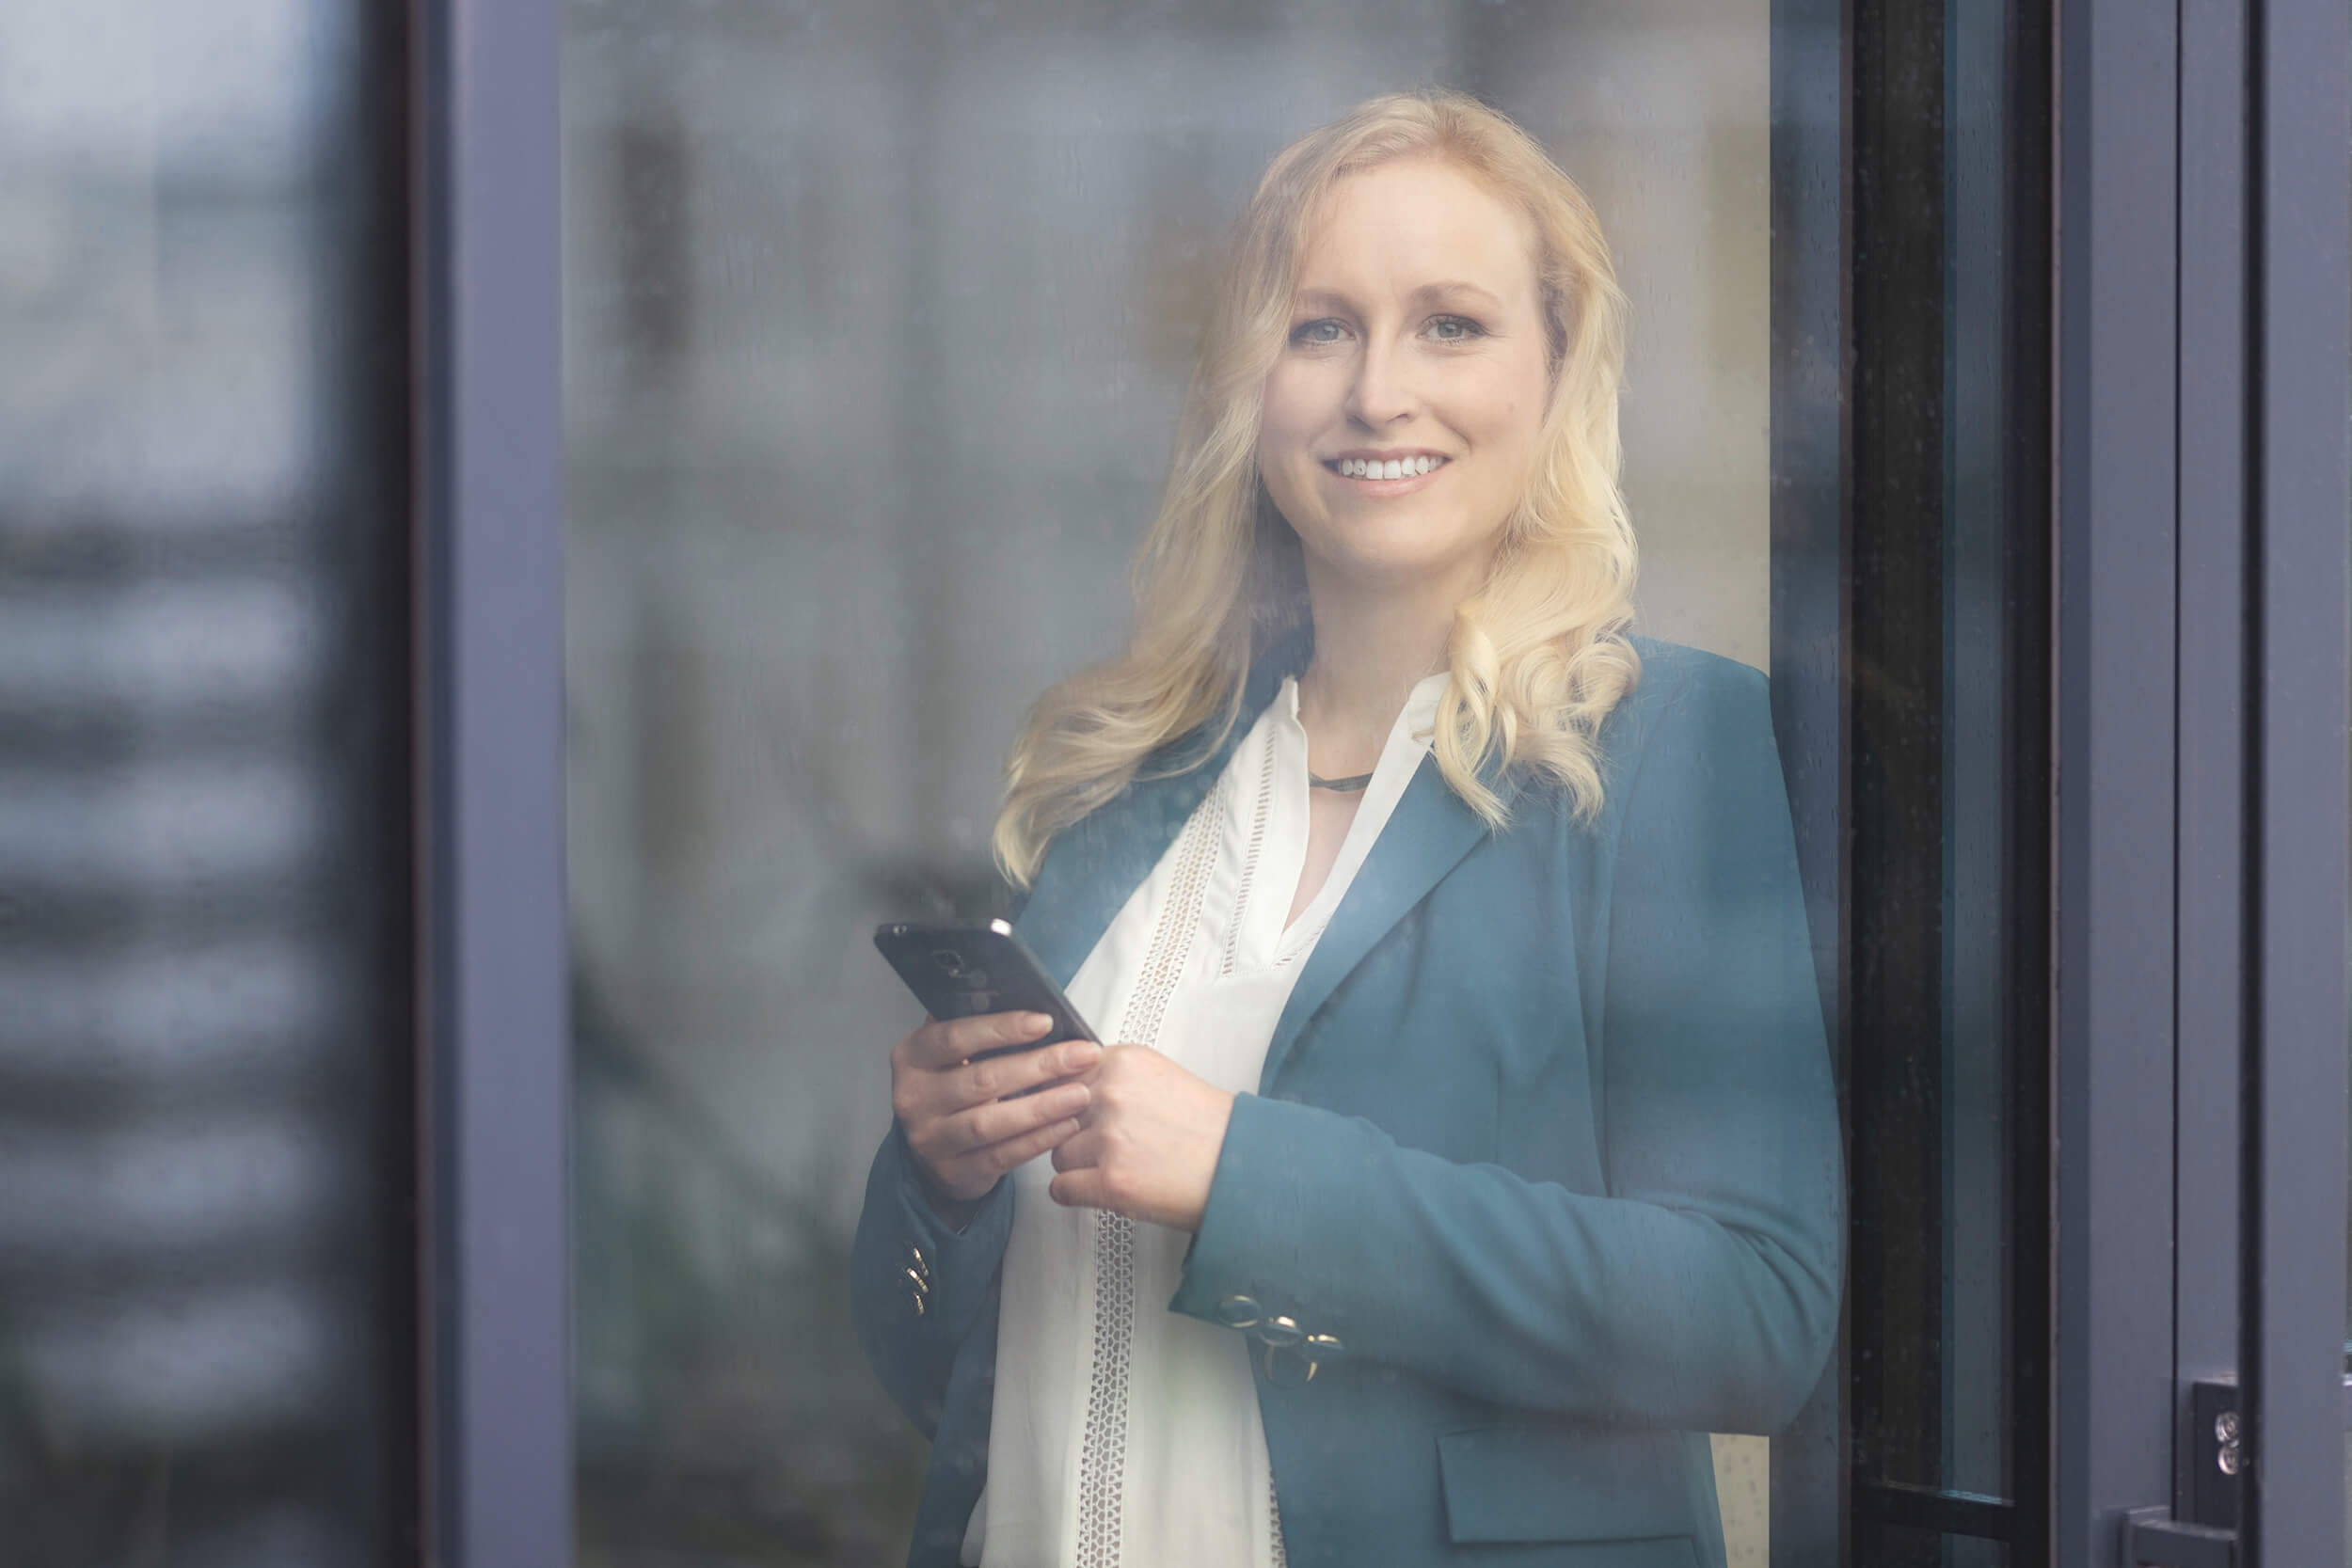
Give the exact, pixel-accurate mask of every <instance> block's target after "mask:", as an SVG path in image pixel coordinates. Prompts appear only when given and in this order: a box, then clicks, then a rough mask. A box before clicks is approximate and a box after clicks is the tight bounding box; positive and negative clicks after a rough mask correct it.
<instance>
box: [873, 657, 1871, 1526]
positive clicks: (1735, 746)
mask: <svg viewBox="0 0 2352 1568" xmlns="http://www.w3.org/2000/svg"><path fill="white" fill-rule="evenodd" d="M1634 645H1635V647H1636V649H1637V650H1638V651H1639V653H1640V654H1641V657H1642V664H1643V673H1642V678H1641V681H1640V683H1639V685H1638V686H1637V687H1636V689H1634V691H1633V692H1632V693H1631V694H1630V695H1629V697H1627V698H1626V699H1625V700H1624V701H1622V702H1621V703H1620V704H1619V705H1618V706H1617V707H1616V709H1615V710H1614V711H1613V713H1612V714H1611V716H1610V718H1609V720H1608V721H1607V722H1606V723H1605V724H1604V725H1603V727H1602V731H1601V735H1600V737H1599V739H1600V746H1601V753H1602V759H1603V768H1604V772H1603V778H1604V784H1605V789H1606V805H1605V807H1604V809H1603V810H1602V812H1601V813H1600V815H1599V816H1598V817H1597V819H1596V820H1594V821H1592V822H1590V823H1578V822H1576V821H1574V820H1573V819H1572V818H1571V817H1570V816H1569V814H1568V812H1567V810H1566V808H1565V800H1564V798H1563V797H1561V796H1560V795H1559V794H1558V793H1557V792H1556V791H1553V790H1551V789H1549V788H1547V787H1540V786H1534V785H1530V786H1525V787H1520V788H1517V789H1515V790H1513V792H1512V793H1513V796H1514V800H1513V811H1512V816H1511V820H1510V823H1509V825H1508V826H1507V827H1506V828H1505V829H1504V830H1503V831H1502V832H1490V831H1489V830H1488V829H1487V827H1486V824H1485V823H1484V822H1482V821H1481V820H1480V819H1479V818H1478V816H1475V815H1474V814H1473V813H1471V812H1470V810H1469V809H1468V808H1467V807H1466V806H1464V805H1463V804H1462V803H1461V801H1460V800H1459V798H1458V797H1456V796H1455V795H1454V793H1453V792H1452V791H1451V790H1450V789H1448V788H1447V787H1446V785H1445V783H1444V781H1443V779H1442V778H1441V777H1440V776H1439V774H1438V771H1437V767H1436V764H1435V762H1434V761H1433V760H1429V759H1424V760H1423V761H1422V766H1421V769H1420V771H1419V772H1418V773H1416V774H1415V775H1414V777H1413V779H1412V782H1411V784H1409V785H1408V787H1407V788H1406V793H1405V796H1404V799H1403V800H1401V801H1400V802H1399V804H1398V805H1397V807H1396V810H1395V813H1394V815H1393V816H1391V819H1390V821H1389V823H1388V825H1387V827H1386V829H1385V831H1384V832H1382V833H1381V835H1380V837H1379V839H1378V841H1377V842H1376V843H1375V846H1374V847H1373V849H1372V852H1371V855H1370V858H1369V859H1367V860H1366V861H1365V863H1364V864H1363V866H1362V867H1361V869H1360V870H1359V872H1358V874H1357V877H1356V880H1355V881H1354V883H1353V884H1351V885H1350V887H1349V888H1348V890H1347V894H1346V895H1345V897H1344V898H1343V900H1342V901H1341V904H1340V906H1339V908H1338V910H1337V911H1336V912H1335V914H1334V916H1333V918H1332V920H1331V923H1330V925H1329V927H1327V928H1326V930H1325V932H1324V934H1323V937H1322V939H1321V941H1320V942H1318V943H1317V944H1316V946H1315V948H1314V950H1313V952H1312V954H1311V957H1310V958H1309V959H1308V962H1307V964H1306V967H1305V969H1304V970H1303V971H1302V972H1301V974H1299V977H1298V982H1297V988H1296V990H1294V991H1293V993H1292V995H1291V998H1290V1002H1289V1005H1288V1006H1287V1007H1286V1008H1285V1009H1284V1011H1283V1013H1282V1016H1281V1019H1280V1022H1279V1024H1278V1025H1277V1027H1276V1029H1275V1032H1274V1037H1273V1041H1272V1043H1271V1045H1270V1046H1269V1048H1268V1049H1267V1051H1266V1056H1265V1069H1264V1071H1263V1074H1262V1075H1261V1076H1260V1079H1259V1084H1258V1092H1257V1093H1256V1094H1254V1095H1250V1094H1245V1095H1242V1096H1240V1097H1238V1099H1237V1100H1236V1101H1235V1103H1234V1106H1233V1114H1232V1123H1231V1125H1230V1126H1229V1127H1228V1129H1227V1132H1226V1134H1225V1144H1224V1148H1223V1151H1222V1152H1221V1153H1220V1155H1219V1156H1218V1160H1217V1165H1216V1177H1215V1180H1214V1182H1213V1184H1212V1186H1211V1188H1210V1193H1209V1199H1208V1206H1207V1209H1206V1211H1205V1212H1204V1213H1203V1215H1202V1217H1201V1223H1200V1230H1199V1232H1198V1234H1197V1235H1196V1236H1195V1237H1194V1240H1193V1242H1192V1243H1191V1248H1190V1250H1189V1252H1188V1253H1187V1254H1186V1256H1185V1259H1184V1274H1183V1282H1182V1284H1181V1286H1180V1287H1179V1289H1178V1290H1177V1291H1176V1293H1175V1295H1174V1297H1173V1298H1172V1299H1171V1300H1170V1301H1169V1302H1168V1310H1169V1311H1171V1312H1183V1313H1185V1314H1187V1315H1189V1316H1192V1317H1195V1318H1199V1319H1200V1320H1202V1321H1204V1322H1207V1323H1218V1324H1221V1325H1224V1326H1227V1327H1229V1328H1230V1329H1231V1331H1232V1333H1234V1334H1235V1335H1236V1336H1240V1337H1244V1338H1247V1339H1248V1351H1249V1353H1250V1363H1251V1365H1252V1367H1253V1368H1254V1369H1255V1377H1256V1382H1257V1387H1258V1404H1259V1410H1260V1412H1261V1415H1262V1417H1263V1423H1264V1428H1265V1440H1266V1449H1267V1452H1268V1455H1269V1457H1270V1459H1271V1461H1272V1465H1273V1472H1274V1484H1275V1492H1276V1497H1277V1499H1278V1501H1279V1507H1280V1511H1281V1516H1282V1531H1283V1536H1284V1540H1285V1544H1286V1546H1287V1549H1288V1555H1289V1560H1290V1561H1291V1563H1292V1564H1293V1565H1294V1568H1366V1565H1368V1564H1383V1565H1388V1564H1416V1563H1432V1564H1435V1563H1447V1564H1470V1563H1486V1564H1491V1563H1510V1564H1513V1565H1515V1568H1525V1565H1533V1564H1544V1565H1554V1564H1557V1565H1562V1568H1568V1565H1573V1568H1669V1565H1671V1568H1719V1565H1720V1564H1722V1562H1723V1561H1724V1542H1723V1530H1722V1524H1721V1520H1720V1516H1719V1514H1718V1512H1717V1506H1716V1500H1715V1488H1714V1474H1713V1469H1712V1465H1711V1462H1710V1459H1709V1451H1708V1440H1707V1436H1706V1434H1707V1433H1709V1432H1750V1433H1770V1432H1772V1431H1773V1430H1775V1429H1776V1428H1779V1427H1781V1426H1783V1425H1785V1424H1786V1423H1787V1422H1788V1420H1789V1418H1791V1417H1792V1416H1793V1415H1794V1414H1795V1413H1796V1411H1797V1409H1798V1407H1799V1406H1800V1405H1801V1404H1802V1403H1803V1402H1804V1400H1805V1398H1806V1396H1807V1395H1808V1394H1809V1393H1810V1392H1811V1391H1812V1389H1813V1386H1814V1384H1815V1383H1816V1381H1817V1380H1818V1379H1819V1378H1820V1372H1821V1368H1822V1365H1823V1363H1824V1361H1825V1359H1826V1357H1827V1355H1828V1352H1829V1349H1830V1344H1831V1341H1832V1338H1833V1337H1834V1336H1835V1334H1836V1323H1837V1317H1838V1301H1839V1292H1840V1290H1841V1287H1842V1274H1843V1268H1844V1245H1843V1242H1844V1231H1845V1226H1844V1167H1843V1160H1842V1156H1841V1152H1840V1144H1839V1136H1838V1122H1837V1107H1836V1093H1835V1089H1834V1086H1833V1083H1832V1079H1831V1073H1830V1063H1829V1054H1828V1051H1827V1048H1826V1044H1825V1041H1824V1037H1823V1032H1822V1026H1821V1012H1820V993H1819V990H1818V989H1817V984H1816V980H1815V973H1814V967H1813V961H1812V956H1811V944H1810V942H1809V941H1808V938H1807V933H1806V925H1805V911H1804V901H1803V898H1802V895H1801V893H1800V890H1799V884H1798V878H1797V861H1796V850H1795V845H1794V843H1793V840H1792V836H1791V833H1790V829H1789V816H1788V798H1787V795H1786V793H1785V788H1784V785H1783V784H1782V779H1781V770H1780V762H1779V756H1778V752H1777V751H1776V749H1775V747H1774V743H1773V738H1772V716H1771V711H1770V708H1769V706H1768V705H1767V701H1766V689H1765V682H1764V677H1763V676H1762V675H1760V674H1758V673H1756V671H1754V670H1752V669H1749V668H1748V667H1747V666H1745V665H1742V664H1737V663H1733V662H1731V661H1730V660H1727V659H1723V658H1718V657H1714V656H1712V655H1709V654H1705V653H1700V652H1698V651H1696V650H1693V649H1690V648H1685V647H1679V646H1677V645H1675V644H1671V643H1664V642H1659V641H1651V640H1648V639H1639V638H1637V639H1635V640H1634ZM1302 656H1303V650H1301V649H1299V648H1297V647H1296V646H1295V645H1294V646H1293V647H1292V648H1291V649H1290V650H1288V651H1287V652H1278V653H1276V654H1271V655H1269V656H1267V657H1265V658H1263V659H1262V660H1261V661H1260V663H1259V665H1258V666H1257V667H1256V668H1255V669H1254V670H1253V671H1252V673H1251V675H1250V678H1249V680H1248V685H1247V687H1246V689H1245V697H1244V705H1243V713H1242V715H1241V719H1240V721H1239V723H1237V724H1236V725H1234V726H1233V727H1232V730H1231V731H1230V732H1229V733H1227V734H1225V735H1223V736H1214V737H1213V736H1211V735H1209V734H1208V733H1206V732H1204V733H1202V734H1201V735H1199V736H1192V737H1188V738H1187V739H1186V740H1184V741H1183V742H1179V743H1177V745H1176V746H1174V747H1173V748H1171V749H1170V750H1169V752H1168V754H1167V755H1166V756H1165V757H1163V758H1162V759H1160V760H1159V761H1158V762H1157V763H1154V764H1153V765H1152V766H1150V767H1148V768H1146V769H1145V771H1144V773H1143V774H1141V775H1139V778H1140V779H1141V780H1142V782H1138V783H1136V784H1134V785H1132V786H1130V787H1129V788H1128V789H1127V790H1126V791H1125V792H1124V793H1123V794H1121V795H1120V796H1119V797H1118V798H1117V799H1115V800H1112V801H1110V802H1109V803H1108V804H1106V805H1104V806H1103V807H1102V808H1101V809H1099V810H1097V811H1096V812H1094V813H1093V814H1092V815H1091V816H1088V817H1086V818H1085V819H1084V820H1082V821H1080V822H1078V823H1077V824H1075V825H1074V826H1073V827H1071V828H1070V829H1068V830H1067V831H1065V832H1063V833H1062V834H1061V836H1060V837H1059V838H1058V839H1057V840H1056V841H1055V843H1054V845H1053V847H1052V849H1051V851H1050V852H1049V853H1048V855H1047V857H1046V859H1045V862H1044V864H1043V866H1042V867H1041V870H1040V872H1039V875H1038V878H1037V881H1036V883H1035V886H1034V888H1033V890H1032V893H1031V895H1030V897H1029V899H1028V901H1027V903H1026V905H1025V907H1024V909H1023V911H1022V912H1021V915H1020V918H1019V920H1018V923H1017V924H1018V927H1019V929H1020V930H1021V932H1022V934H1023V935H1024V937H1025V939H1026V940H1027V941H1028V942H1029V944H1030V945H1031V946H1032V947H1033V948H1034V949H1035V950H1036V951H1037V953H1038V955H1039V956H1040V957H1041V958H1042V959H1043V960H1044V962H1045V964H1046V966H1047V968H1049V969H1050V970H1051V971H1053V973H1054V974H1056V975H1057V977H1058V978H1060V979H1061V980H1062V981H1063V982H1065V983H1067V982H1068V980H1069V979H1070V978H1071V976H1072V975H1073V974H1075V973H1076V971H1077V968H1078V965H1079V963H1080V962H1081V961H1082V960H1083V959H1084V958H1086V956H1087V954H1088V953H1089V951H1090V950H1091V949H1092V948H1093V946H1094V943H1095V941H1096V939H1097V938H1098V937H1100V936H1101V934H1102V933H1103V931H1104V928H1105V927H1107V926H1108V925H1109V923H1110V920H1111V917H1112V916H1113V915H1114V914H1115V913H1116V912H1117V911H1118V910H1119V909H1120V905H1121V904H1122V903H1124V902H1125V900H1126V898H1127V896H1128V895H1129V894H1130V893H1131V892H1133V891H1134V889H1135V888H1136V885H1137V884H1138V883H1140V882H1141V881H1142V880H1143V879H1144V878H1145V877H1146V876H1147V875H1148V874H1149V873H1150V871H1151V869H1152V866H1153V864H1154V863H1156V862H1157V861H1158V859H1159V857H1160V854H1161V852H1162V851H1163V850H1165V849H1166V848H1167V847H1168V844H1169V843H1170V842H1171V841H1172V840H1173V839H1174V837H1175V835H1176V832H1177V831H1178V829H1179V828H1180V827H1181V826H1182V825H1183V823H1184V819H1185V818H1186V816H1189V815H1190V813H1191V811H1192V809H1193V807H1194V806H1195V805H1197V804H1198V803H1199V802H1200V799H1201V797H1202V796H1203V795H1204V794H1205V793H1206V791H1207V790H1208V788H1209V786H1210V784H1213V783H1214V782H1215V780H1216V776H1217V774H1218V772H1219V771H1220V769H1221V768H1223V767H1224V764H1225V760H1226V758H1227V757H1228V756H1229V755H1230V754H1231V752H1232V747H1233V746H1234V745H1235V744H1236V743H1237V741H1238V738H1239V736H1240V735H1241V734H1242V733H1243V731H1244V730H1246V728H1247V727H1248V724H1249V722H1250V721H1251V720H1252V719H1254V717H1255V716H1256V713H1257V712H1258V710H1259V709H1260V708H1262V707H1263V705H1265V704H1266V703H1267V702H1268V701H1269V700H1270V699H1271V698H1272V696H1273V694H1274V693H1275V691H1276V690H1277V689H1279V682H1280V678H1281V676H1282V675H1283V674H1285V673H1290V670H1291V668H1292V667H1294V666H1295V664H1296V663H1297V662H1298V661H1299V659H1300V657H1302ZM1153 772H1159V773H1161V774H1162V775H1163V776H1159V777H1151V776H1149V775H1150V774H1152V773H1153ZM1012 1193H1013V1189H1012V1183H1010V1182H1009V1181H1006V1182H999V1183H998V1184H997V1187H996V1189H995V1191H994V1192H993V1193H992V1194H991V1195H990V1196H988V1197H987V1198H986V1199H985V1200H983V1201H982V1203H981V1205H980V1208H979V1210H978V1212H977V1213H976V1214H975V1215H974V1216H973V1217H972V1218H971V1220H970V1221H969V1223H968V1224H967V1225H966V1226H965V1227H964V1228H963V1229H962V1230H961V1232H958V1231H952V1230H950V1229H948V1228H947V1227H946V1226H945V1225H944V1224H943V1223H941V1221H940V1220H939V1218H938V1217H937V1216H936V1215H935V1214H934V1213H933V1212H931V1210H930V1206H929V1205H928V1203H927V1202H926V1201H925V1198H924V1196H923V1189H922V1187H921V1185H920V1181H919V1178H918V1176H917V1174H916V1171H915V1168H914V1164H913V1160H912V1156H911V1154H910V1152H909V1150H908V1148H907V1146H906V1144H905V1142H904V1140H903V1138H902V1136H901V1134H900V1132H899V1131H898V1128H897V1127H896V1125H895V1124H894V1126H893V1127H892V1129H891V1131H890V1132H889V1133H888V1134H887V1135H886V1136H885V1137H884V1138H883V1140H882V1148H881V1149H880V1151H879V1152H878V1153H877V1155H876V1157H875V1160H874V1164H873V1170H872V1175H871V1177H870V1179H869V1181H868V1184H867V1187H866V1206H865V1212H864V1213H863V1215H862V1216H861V1218H860V1221H859V1225H858V1232H857V1239H856V1243H855V1246H854V1250H853V1253H852V1265H851V1274H852V1280H851V1295H852V1306H853V1309H854V1312H855V1317H856V1323H857V1325H858V1330H859V1333H860V1335H861V1337H862V1339H863V1341H864V1344H865V1347H866V1354H867V1355H868V1357H869V1358H870V1359H871V1360H872V1362H873V1365H874V1369H875V1370H876V1372H877V1373H878V1374H879V1375H880V1377H881V1379H882V1384H883V1385H884V1386H885V1387H886V1388H887V1389H888V1390H889V1392H890V1394H891V1396H892V1397H893V1398H894V1399H895V1400H896V1401H897V1402H898V1405H899V1406H900V1407H901V1408H902V1409H903V1410H905V1411H906V1412H907V1414H908V1415H909V1416H910V1417H911V1418H913V1419H914V1421H915V1423H916V1424H917V1425H918V1426H920V1427H921V1429H922V1430H923V1432H924V1433H926V1434H928V1435H929V1436H930V1438H931V1444H932V1446H931V1455H930V1470H929V1474H928V1477H927V1480H926V1483H925V1487H924V1492H923V1497H922V1501H921V1504H920V1506H919V1509H918V1513H917V1516H916V1520H915V1527H914V1540H913V1544H912V1547H911V1549H910V1551H909V1554H908V1562H909V1563H910V1565H912V1568H953V1565H954V1564H955V1562H956V1560H957V1555H958V1552H959V1549H960V1547H961V1542H962V1537H963V1531H964V1527H965V1525H966V1523H967V1522H968V1521H969V1519H970V1517H971V1513H972V1508H973V1505H974V1503H975V1502H976V1501H977V1498H978V1496H979V1492H980V1488H981V1484H982V1481H983V1480H984V1478H985V1473H986V1466H987V1463H988V1432H989V1418H990V1413H991V1404H992V1398H993V1388H994V1364H995V1354H996V1309H997V1285H998V1275H999V1270H1000V1267H1001V1265H1002V1262H1003V1259H1004V1253H1005V1243H1006V1239H1007V1237H1008V1235H1009V1233H1010V1229H1011V1224H1012ZM1278 1320H1279V1321H1278ZM1310 1372H1311V1375H1309V1373H1310ZM1039 1568H1051V1565H1043V1564H1041V1565H1039ZM1204 1568H1205V1565H1204Z"/></svg>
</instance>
